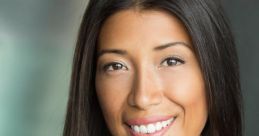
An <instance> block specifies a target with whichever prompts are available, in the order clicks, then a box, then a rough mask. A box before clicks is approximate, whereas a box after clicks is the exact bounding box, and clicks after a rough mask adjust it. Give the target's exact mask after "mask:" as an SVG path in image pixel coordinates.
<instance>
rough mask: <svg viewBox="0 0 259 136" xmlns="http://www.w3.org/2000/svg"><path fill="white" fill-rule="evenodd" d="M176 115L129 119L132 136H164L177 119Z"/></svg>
mask: <svg viewBox="0 0 259 136" xmlns="http://www.w3.org/2000/svg"><path fill="white" fill-rule="evenodd" d="M175 119H176V117H175V116H159V117H158V116H157V117H149V118H138V119H132V120H129V121H127V125H128V126H129V131H130V132H131V134H132V136H162V135H163V134H164V133H165V132H166V131H167V129H168V128H169V127H170V126H171V125H172V124H173V122H174V121H175Z"/></svg>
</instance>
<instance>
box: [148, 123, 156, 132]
mask: <svg viewBox="0 0 259 136" xmlns="http://www.w3.org/2000/svg"><path fill="white" fill-rule="evenodd" d="M155 131H156V127H155V126H154V125H153V124H148V126H147V132H148V133H154V132H155Z"/></svg>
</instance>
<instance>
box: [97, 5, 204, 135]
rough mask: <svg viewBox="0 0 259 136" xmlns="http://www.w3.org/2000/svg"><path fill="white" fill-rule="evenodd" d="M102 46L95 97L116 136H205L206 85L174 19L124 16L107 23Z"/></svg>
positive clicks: (157, 14) (140, 13)
mask: <svg viewBox="0 0 259 136" xmlns="http://www.w3.org/2000/svg"><path fill="white" fill-rule="evenodd" d="M98 43H99V45H98V49H97V52H98V59H97V61H98V62H97V70H96V71H97V72H96V81H95V85H96V92H97V96H98V99H99V102H100V106H101V109H102V112H103V116H104V118H105V121H106V124H107V126H108V127H109V130H110V132H111V133H112V135H114V136H162V135H163V136H199V135H200V134H201V131H202V130H203V128H204V126H205V123H206V120H207V114H208V113H207V105H206V98H205V85H204V80H203V77H202V73H201V69H200V67H199V64H198V61H197V59H196V57H195V54H194V52H193V50H192V48H193V47H192V42H191V39H190V37H189V35H188V33H187V31H186V30H185V27H184V26H183V24H182V23H181V22H180V21H179V20H178V19H177V18H176V17H174V16H172V15H170V14H168V13H166V12H164V11H152V10H146V11H138V10H133V9H130V10H124V11H120V12H118V13H116V14H114V15H113V16H111V17H110V18H108V20H107V21H106V22H105V23H104V25H103V27H102V29H101V33H100V37H99V41H98ZM100 131H101V130H100Z"/></svg>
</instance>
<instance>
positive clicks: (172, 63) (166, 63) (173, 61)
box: [161, 57, 184, 66]
mask: <svg viewBox="0 0 259 136" xmlns="http://www.w3.org/2000/svg"><path fill="white" fill-rule="evenodd" d="M180 64H184V61H183V60H181V59H179V58H176V57H169V58H166V59H164V60H163V61H162V63H161V65H162V66H176V65H180Z"/></svg>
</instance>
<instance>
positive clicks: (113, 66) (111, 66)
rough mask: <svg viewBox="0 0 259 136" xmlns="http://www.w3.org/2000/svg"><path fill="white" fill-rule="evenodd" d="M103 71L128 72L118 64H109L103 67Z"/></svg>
mask: <svg viewBox="0 0 259 136" xmlns="http://www.w3.org/2000/svg"><path fill="white" fill-rule="evenodd" d="M103 69H104V71H115V70H128V68H127V67H126V66H124V65H123V64H121V63H119V62H112V63H109V64H106V65H105V66H104V67H103Z"/></svg>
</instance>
